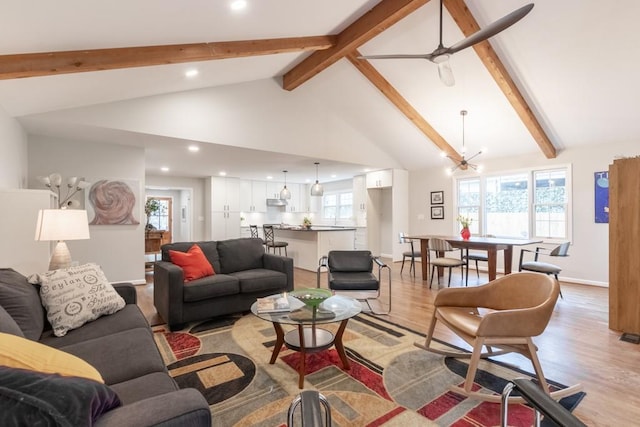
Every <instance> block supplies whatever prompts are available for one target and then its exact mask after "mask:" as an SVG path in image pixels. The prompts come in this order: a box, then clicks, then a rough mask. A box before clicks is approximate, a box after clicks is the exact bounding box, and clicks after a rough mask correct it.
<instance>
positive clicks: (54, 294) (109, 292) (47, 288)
mask: <svg viewBox="0 0 640 427" xmlns="http://www.w3.org/2000/svg"><path fill="white" fill-rule="evenodd" d="M40 299H41V300H42V305H43V306H44V308H45V309H46V310H47V319H49V323H51V326H53V333H54V334H55V335H56V336H58V337H62V336H64V335H66V334H67V332H68V331H70V330H71V329H76V328H79V327H80V326H82V325H84V324H85V323H87V322H90V321H92V320H95V319H97V318H98V317H100V316H103V315H106V314H113V313H115V312H116V311H118V310H120V309H122V308H123V307H124V306H125V302H124V299H122V297H121V296H120V295H119V294H118V293H117V292H116V290H115V289H114V288H113V286H111V284H110V283H109V281H108V280H107V278H106V277H105V275H104V273H103V272H102V269H101V268H100V266H98V265H97V264H94V263H89V264H84V265H80V266H77V267H69V268H61V269H59V270H53V271H48V272H46V273H45V274H43V275H41V287H40Z"/></svg>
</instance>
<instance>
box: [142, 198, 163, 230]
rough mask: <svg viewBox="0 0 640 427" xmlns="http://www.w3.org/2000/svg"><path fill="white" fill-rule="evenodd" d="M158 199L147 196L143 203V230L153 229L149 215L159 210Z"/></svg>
mask: <svg viewBox="0 0 640 427" xmlns="http://www.w3.org/2000/svg"><path fill="white" fill-rule="evenodd" d="M160 207H161V205H160V201H159V200H158V199H154V198H153V197H151V198H148V199H147V202H146V203H145V204H144V213H145V215H147V224H146V225H145V226H144V228H145V230H153V229H154V228H155V227H154V226H153V225H152V224H151V222H150V221H151V215H153V214H155V213H158V212H159V211H160Z"/></svg>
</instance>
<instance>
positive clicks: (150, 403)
mask: <svg viewBox="0 0 640 427" xmlns="http://www.w3.org/2000/svg"><path fill="white" fill-rule="evenodd" d="M160 424H162V426H163V427H170V426H176V427H183V426H187V427H200V426H203V427H210V426H211V410H210V409H209V405H208V404H207V401H206V400H205V399H204V397H202V394H200V392H199V391H197V390H196V389H193V388H186V389H183V390H178V391H173V392H171V393H165V394H161V395H159V396H154V397H150V398H148V399H144V400H139V401H137V402H134V403H130V404H128V405H125V406H121V407H119V408H116V409H113V410H111V411H109V412H107V413H106V414H104V415H102V416H101V417H100V418H99V419H98V420H97V422H96V423H95V424H94V426H96V427H109V426H117V427H122V426H135V427H146V426H156V425H160Z"/></svg>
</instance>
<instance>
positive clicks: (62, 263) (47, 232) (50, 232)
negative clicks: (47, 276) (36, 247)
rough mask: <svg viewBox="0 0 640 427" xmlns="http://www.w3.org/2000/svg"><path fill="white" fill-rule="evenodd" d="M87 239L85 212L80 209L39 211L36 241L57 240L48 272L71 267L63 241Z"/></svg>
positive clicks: (68, 254)
mask: <svg viewBox="0 0 640 427" xmlns="http://www.w3.org/2000/svg"><path fill="white" fill-rule="evenodd" d="M88 238H89V221H88V219H87V211H85V210H80V209H41V210H40V211H39V212H38V223H37V225H36V240H39V241H42V240H49V241H51V240H57V241H58V243H57V244H56V247H55V249H54V250H53V254H52V255H51V260H50V261H49V270H57V269H59V268H67V267H69V266H71V253H69V248H68V247H67V244H66V243H65V240H81V239H88Z"/></svg>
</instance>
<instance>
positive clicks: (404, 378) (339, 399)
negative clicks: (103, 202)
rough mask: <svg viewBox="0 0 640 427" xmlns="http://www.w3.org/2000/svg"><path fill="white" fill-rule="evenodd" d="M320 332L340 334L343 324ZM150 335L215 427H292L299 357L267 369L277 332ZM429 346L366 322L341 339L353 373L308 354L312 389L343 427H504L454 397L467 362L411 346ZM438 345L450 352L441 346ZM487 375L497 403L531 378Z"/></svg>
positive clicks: (493, 407)
mask: <svg viewBox="0 0 640 427" xmlns="http://www.w3.org/2000/svg"><path fill="white" fill-rule="evenodd" d="M323 327H326V329H329V330H333V331H335V329H337V325H323ZM153 329H154V337H155V340H156V343H157V344H158V347H159V348H160V351H161V353H162V356H163V358H164V360H165V362H166V364H167V367H168V369H169V371H170V373H171V375H172V376H173V377H174V379H175V380H176V381H177V383H178V384H179V386H180V387H181V388H186V387H194V388H197V389H198V390H200V391H201V392H202V394H203V395H204V396H205V398H206V399H207V401H208V402H209V404H210V405H211V412H212V414H213V420H214V423H213V424H214V425H215V426H223V427H226V426H237V427H241V426H258V427H274V426H275V427H280V426H286V425H287V411H288V409H289V406H290V404H291V402H292V400H293V399H294V398H295V397H296V396H297V395H298V394H299V393H300V389H298V373H297V367H298V362H299V357H300V353H298V352H295V351H291V350H288V349H286V348H284V347H283V348H282V350H281V351H280V354H279V356H278V360H277V361H276V363H274V364H273V365H270V364H269V359H270V358H271V352H272V351H273V346H274V344H275V332H274V329H273V326H272V325H271V323H269V322H266V321H264V320H261V319H259V318H257V317H256V316H253V315H251V314H248V315H244V316H232V317H226V318H219V319H215V320H212V321H209V322H204V323H198V324H192V325H189V327H187V328H185V329H183V330H181V331H177V332H170V331H169V330H168V329H166V328H165V327H163V326H156V327H154V328H153ZM286 330H287V328H285V332H286ZM423 340H424V335H422V334H420V333H417V332H415V331H412V330H409V329H407V328H404V327H402V326H400V325H397V324H393V323H390V322H388V321H385V320H384V319H381V318H379V317H376V316H372V315H367V314H360V315H358V316H357V317H355V318H353V319H351V320H350V321H349V323H348V326H347V329H346V331H345V333H344V336H343V342H344V346H345V349H346V352H347V355H348V356H349V359H350V363H351V368H350V369H349V370H344V369H343V368H342V364H341V362H340V358H339V356H338V354H337V352H336V351H335V349H333V348H332V349H329V350H326V351H323V352H319V353H315V354H311V355H307V363H306V367H307V371H306V375H305V389H315V390H318V391H320V392H321V393H322V394H323V395H325V396H326V397H327V399H328V401H329V404H330V406H331V415H332V419H333V425H334V426H336V427H347V426H357V427H362V426H403V427H408V426H458V427H463V426H475V427H478V426H496V425H499V424H500V405H499V404H496V403H487V402H479V401H477V400H473V399H469V398H466V397H464V396H461V395H459V394H456V393H454V392H452V391H450V390H449V387H450V386H451V385H454V384H456V385H462V383H463V382H464V377H465V374H466V369H467V364H466V362H464V361H461V360H460V359H453V358H448V357H444V356H441V355H437V354H433V353H430V352H427V351H425V350H421V349H419V348H417V347H415V346H414V345H413V343H414V342H415V341H423ZM437 345H440V346H442V347H443V348H447V345H446V344H444V343H441V342H438V343H437ZM449 349H451V348H450V347H449ZM480 368H481V369H480V371H479V372H478V375H477V376H476V384H475V388H474V390H475V391H481V392H486V393H495V394H500V392H501V391H502V389H503V387H504V385H505V384H506V382H507V381H508V380H509V379H513V378H517V377H531V375H530V374H527V373H525V372H523V371H519V370H515V369H513V368H510V367H508V366H506V365H504V364H501V363H496V362H492V361H486V360H483V361H482V364H481V366H480ZM549 383H550V385H551V386H552V387H554V388H556V389H560V388H564V386H563V385H561V384H558V383H556V382H554V381H549ZM583 397H584V393H582V392H581V393H577V394H574V395H572V396H569V397H566V398H564V399H562V400H561V403H562V404H563V405H564V406H565V407H566V408H567V409H569V410H573V409H574V408H575V407H576V406H577V405H578V403H579V402H580V400H581V399H582V398H583ZM296 415H297V417H296V419H299V414H296ZM532 423H533V412H532V410H531V409H530V408H529V407H527V406H526V405H511V406H510V408H509V425H510V426H530V425H532Z"/></svg>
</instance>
